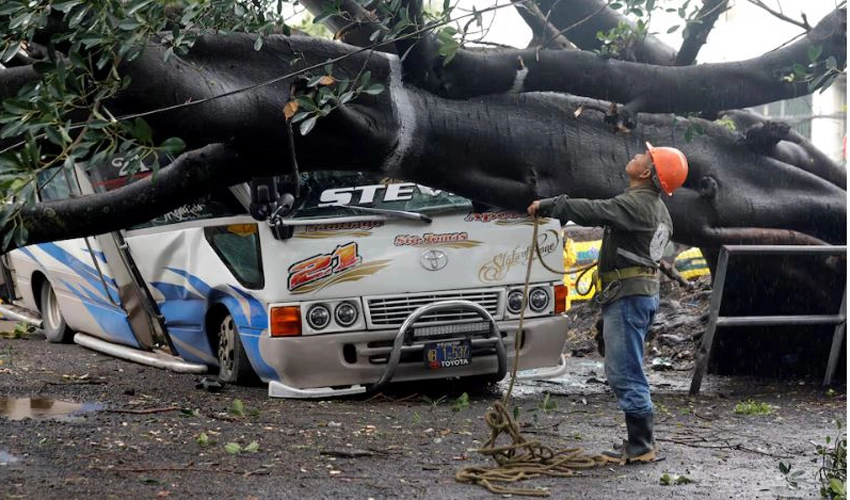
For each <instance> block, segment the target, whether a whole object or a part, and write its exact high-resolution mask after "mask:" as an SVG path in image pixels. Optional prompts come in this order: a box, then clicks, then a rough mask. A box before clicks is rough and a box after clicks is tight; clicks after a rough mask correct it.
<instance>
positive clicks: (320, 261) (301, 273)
mask: <svg viewBox="0 0 850 500" xmlns="http://www.w3.org/2000/svg"><path fill="white" fill-rule="evenodd" d="M361 261H362V259H361V258H360V255H359V253H358V252H357V243H354V242H351V243H346V244H345V245H340V246H338V247H336V249H334V251H333V252H331V253H329V254H319V255H316V256H313V257H310V258H308V259H304V260H302V261H300V262H296V263H295V264H292V265H291V266H289V290H290V291H292V290H295V289H296V288H299V287H301V286H303V285H306V284H308V283H313V282H316V281H319V280H321V279H324V278H327V277H328V276H332V275H334V274H338V273H341V272H343V271H345V270H346V269H350V268H352V267H354V266H356V265H357V264H359V263H360V262H361Z"/></svg>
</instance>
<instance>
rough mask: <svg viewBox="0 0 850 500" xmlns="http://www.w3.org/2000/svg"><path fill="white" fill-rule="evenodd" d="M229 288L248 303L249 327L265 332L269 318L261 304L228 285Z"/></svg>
mask: <svg viewBox="0 0 850 500" xmlns="http://www.w3.org/2000/svg"><path fill="white" fill-rule="evenodd" d="M230 288H232V289H233V291H235V292H236V293H238V294H239V295H241V296H242V297H244V298H245V300H246V301H248V307H249V309H250V311H251V320H250V325H249V326H251V327H252V328H256V329H259V330H265V329H266V328H268V327H269V317H268V315H267V314H266V309H265V307H263V304H262V303H261V302H260V301H259V300H257V299H255V298H254V296H253V295H251V294H249V293H248V292H244V291H242V290H240V289H238V288H236V287H235V286H233V285H230Z"/></svg>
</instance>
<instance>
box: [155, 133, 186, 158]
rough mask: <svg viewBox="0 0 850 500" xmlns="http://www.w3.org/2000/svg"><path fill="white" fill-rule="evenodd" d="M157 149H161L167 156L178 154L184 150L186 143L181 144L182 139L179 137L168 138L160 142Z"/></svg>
mask: <svg viewBox="0 0 850 500" xmlns="http://www.w3.org/2000/svg"><path fill="white" fill-rule="evenodd" d="M159 149H161V150H162V151H163V152H165V153H169V154H173V155H176V154H180V153H182V152H183V150H184V149H186V143H185V142H183V139H181V138H179V137H169V138H168V139H166V140H164V141H162V144H160V146H159Z"/></svg>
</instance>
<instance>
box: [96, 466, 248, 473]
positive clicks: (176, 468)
mask: <svg viewBox="0 0 850 500" xmlns="http://www.w3.org/2000/svg"><path fill="white" fill-rule="evenodd" d="M91 468H92V469H99V470H106V471H115V472H226V473H228V474H241V472H238V471H235V470H231V469H221V468H215V469H210V468H200V467H192V466H158V467H112V466H95V467H91Z"/></svg>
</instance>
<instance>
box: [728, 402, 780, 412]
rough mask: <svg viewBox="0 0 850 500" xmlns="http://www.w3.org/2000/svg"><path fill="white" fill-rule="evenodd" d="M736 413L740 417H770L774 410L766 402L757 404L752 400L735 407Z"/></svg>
mask: <svg viewBox="0 0 850 500" xmlns="http://www.w3.org/2000/svg"><path fill="white" fill-rule="evenodd" d="M734 411H735V413H736V414H738V415H770V414H771V413H773V410H772V409H771V408H770V405H769V404H767V403H765V402H756V401H753V400H752V399H748V400H746V401H741V402H740V403H738V404H736V405H735V410H734Z"/></svg>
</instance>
